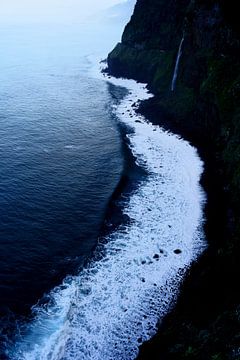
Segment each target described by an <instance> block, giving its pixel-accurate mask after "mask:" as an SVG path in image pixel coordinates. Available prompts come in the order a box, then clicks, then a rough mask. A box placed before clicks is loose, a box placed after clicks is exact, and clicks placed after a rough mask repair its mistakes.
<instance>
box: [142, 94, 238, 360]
mask: <svg viewBox="0 0 240 360" xmlns="http://www.w3.org/2000/svg"><path fill="white" fill-rule="evenodd" d="M154 99H156V95H154V98H153V99H152V100H153V102H154ZM159 110H160V109H157V107H155V105H154V108H151V104H149V103H147V102H145V101H143V102H141V105H140V108H139V113H140V114H143V115H144V116H146V118H147V119H148V120H149V121H150V122H152V123H153V124H158V125H159V126H162V127H163V128H164V129H166V131H172V132H174V133H176V134H178V135H179V136H181V137H183V138H184V139H186V140H187V141H189V142H190V144H193V146H195V147H196V148H197V150H198V152H199V155H200V157H201V159H202V160H203V161H204V171H203V173H202V175H201V179H200V183H201V185H202V187H203V189H204V191H205V192H206V195H207V202H206V204H205V206H204V209H203V211H204V217H205V223H204V233H205V236H206V239H207V243H208V247H207V249H206V250H205V251H204V253H203V254H202V255H200V257H199V258H198V259H197V260H196V261H194V263H193V264H192V266H191V268H190V269H189V270H188V272H187V275H186V278H185V279H184V282H183V284H182V286H181V289H180V294H179V297H178V301H177V304H176V306H175V308H174V309H173V310H172V311H171V312H170V313H169V314H167V316H166V317H165V318H164V320H163V322H162V323H161V324H159V328H158V332H157V334H156V335H155V336H154V337H153V338H152V339H151V340H150V341H148V342H145V343H144V344H143V345H142V346H141V348H140V353H139V356H138V358H137V359H139V360H144V359H149V356H150V358H151V359H157V356H163V360H165V359H170V358H169V357H168V352H167V346H171V345H172V344H170V343H169V341H168V342H167V340H169V339H168V335H166V334H167V332H168V331H169V327H170V329H171V330H170V331H172V332H173V333H174V330H173V326H174V323H175V319H176V317H178V318H180V319H181V317H182V314H184V313H185V314H187V318H189V319H190V318H191V316H192V317H193V318H194V319H195V321H196V323H197V324H200V326H201V324H202V323H204V320H202V319H205V318H207V317H208V318H209V319H213V318H214V315H215V314H217V313H218V310H219V309H218V307H217V306H216V302H215V300H212V301H211V303H210V304H208V301H209V298H208V295H206V293H207V294H208V291H209V293H213V292H214V289H213V288H212V284H211V283H210V284H204V283H205V281H206V274H208V272H209V268H210V266H211V265H212V266H213V267H214V264H215V262H216V261H217V259H216V257H217V255H216V252H215V246H216V244H217V243H218V246H219V244H220V246H221V244H222V243H223V242H224V237H225V236H226V233H227V218H228V216H229V215H228V209H229V206H228V198H227V193H226V191H224V179H220V178H219V164H218V163H217V161H216V159H215V156H214V149H213V148H212V147H211V144H209V143H207V144H206V139H205V138H204V137H203V138H202V139H201V134H200V136H199V135H198V134H197V131H196V129H194V130H192V129H191V128H190V129H189V128H188V127H187V125H186V126H184V125H183V124H181V123H180V122H178V121H176V120H175V119H173V118H171V117H168V116H167V115H166V114H165V113H162V117H161V115H158V114H157V111H159ZM228 230H229V229H228ZM212 263H213V264H212ZM205 269H206V271H205ZM215 271H216V270H215ZM210 272H211V270H210ZM216 279H217V276H216ZM216 279H215V281H216ZM221 281H222V279H218V281H217V283H221ZM232 281H234V280H231V282H232ZM196 283H199V285H196ZM216 287H217V286H216ZM206 288H207V290H206ZM206 297H207V298H206ZM214 299H215V297H214ZM201 302H202V303H203V304H204V305H203V310H201V308H199V307H198V306H199V304H201ZM193 304H194V306H193ZM192 306H193V307H192ZM191 307H192V308H191ZM206 311H208V312H207V313H206ZM189 314H191V315H189ZM181 320H182V321H183V319H181ZM181 320H179V321H181ZM178 325H179V323H178ZM169 336H170V337H171V335H169ZM162 337H163V338H164V340H165V341H166V344H164V343H163V342H164V340H163V341H161V338H162ZM175 337H177V336H175ZM157 354H158V355H157ZM170 356H171V355H170ZM174 359H175V358H174Z"/></svg>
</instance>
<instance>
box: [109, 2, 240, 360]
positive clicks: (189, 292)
mask: <svg viewBox="0 0 240 360" xmlns="http://www.w3.org/2000/svg"><path fill="white" fill-rule="evenodd" d="M237 13H238V12H237V5H236V3H234V2H233V1H231V0H230V1H224V0H191V1H189V0H151V1H149V0H138V1H137V3H136V6H135V10H134V14H133V16H132V18H131V20H130V22H129V23H128V24H127V26H126V28H125V30H124V33H123V36H122V41H121V43H119V44H117V46H116V47H115V49H113V51H112V52H111V53H110V54H109V56H108V68H109V72H110V73H112V74H114V75H115V76H121V77H127V78H133V79H136V80H138V81H143V82H147V83H148V86H149V88H150V90H151V91H152V92H153V93H154V95H155V97H154V98H152V99H149V100H147V101H145V102H143V103H142V104H141V107H140V111H141V112H142V113H143V114H144V115H146V116H147V117H148V118H149V119H150V120H151V121H153V122H154V123H157V124H159V125H161V126H164V127H165V128H167V129H170V130H172V131H174V132H176V133H179V134H180V135H182V136H183V137H184V138H186V139H188V140H189V141H190V142H191V143H192V144H194V145H195V146H196V147H197V148H198V150H199V153H200V155H201V157H202V158H203V160H204V161H205V173H204V176H203V178H202V183H203V185H204V187H205V189H206V191H207V194H208V205H207V207H206V226H205V231H206V236H207V239H208V242H209V247H208V250H207V251H206V252H205V253H204V254H203V256H202V257H201V258H200V259H199V261H198V262H197V263H196V264H194V265H193V267H192V269H191V271H190V272H189V275H188V277H187V279H186V281H185V283H184V284H183V287H182V291H181V296H180V298H179V302H178V305H177V307H176V309H175V310H174V311H173V312H172V313H171V314H169V316H168V317H167V318H166V319H165V320H164V322H163V323H161V324H160V325H159V332H158V334H157V335H156V336H155V338H154V339H153V340H152V341H150V342H149V343H147V344H144V346H143V347H142V349H141V351H140V355H139V358H140V359H161V360H165V359H177V360H181V359H201V360H208V359H209V360H223V359H235V360H236V359H238V360H239V359H240V332H239V329H240V306H239V304H240V296H239V289H238V284H239V278H240V265H239V264H240V245H239V244H240V241H239V239H240V102H239V92H240V60H239V54H240V38H239V27H238V19H237ZM177 60H178V62H177ZM174 72H175V81H174V82H173V77H174Z"/></svg>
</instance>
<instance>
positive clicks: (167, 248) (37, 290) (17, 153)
mask: <svg viewBox="0 0 240 360" xmlns="http://www.w3.org/2000/svg"><path fill="white" fill-rule="evenodd" d="M124 16H125V17H123V16H122V17H121V19H119V20H118V18H116V19H117V20H116V19H115V18H114V21H112V20H111V21H110V20H109V19H108V20H107V19H104V16H103V17H100V18H97V19H95V20H94V19H93V18H91V20H90V21H89V22H88V23H82V24H77V25H47V24H45V25H43V24H42V25H39V24H38V25H25V26H22V25H21V26H20V25H16V26H7V25H5V26H1V27H0V31H1V38H0V49H1V50H0V51H1V57H0V78H1V81H0V121H1V125H0V151H1V156H0V212H1V214H0V269H1V273H0V279H1V281H0V291H1V296H0V309H1V313H0V315H1V330H2V331H1V354H2V355H1V356H2V358H3V359H4V358H6V359H15V360H20V359H33V360H38V359H39V360H40V359H42V360H45V359H46V360H49V359H51V360H53V359H54V360H57V359H59V360H60V359H61V360H63V359H64V360H65V359H83V360H85V359H99V360H100V359H106V360H107V359H121V360H123V359H126V360H130V359H134V358H135V357H136V356H137V353H138V348H139V345H141V343H142V342H143V341H146V340H148V339H149V338H151V336H153V335H154V333H155V332H156V329H157V323H158V320H159V318H161V317H163V316H164V315H165V314H166V313H167V312H168V311H169V310H170V309H171V307H172V306H173V304H174V303H175V301H176V297H177V294H178V291H179V286H180V284H181V281H182V279H183V278H184V274H185V273H186V270H187V268H188V267H189V266H190V264H191V262H192V261H193V260H194V259H196V258H197V256H198V255H199V254H200V253H201V252H202V250H203V249H204V247H205V240H204V236H203V232H202V224H203V215H202V208H203V204H204V201H205V197H204V194H203V191H202V189H201V187H200V185H199V179H200V176H201V173H202V171H203V164H202V162H201V160H200V159H199V157H198V154H197V152H196V150H195V149H194V148H193V147H192V146H190V144H188V143H187V142H186V141H184V140H182V139H180V138H179V137H178V136H175V135H173V134H170V133H168V132H165V131H164V130H163V129H161V128H159V127H157V126H153V125H151V124H150V123H148V121H147V120H146V119H144V118H142V117H141V116H140V115H138V114H137V113H136V112H135V107H137V104H138V102H139V100H141V99H147V98H149V97H151V96H152V95H151V94H149V93H148V91H147V89H146V86H145V85H142V84H137V83H135V82H134V81H131V80H121V79H114V78H111V77H104V76H103V75H101V74H100V71H99V70H98V67H99V59H103V58H104V56H106V55H107V53H108V52H109V51H110V50H111V49H112V48H113V47H114V45H115V44H116V42H117V41H119V39H120V36H121V32H122V27H123V23H124V22H125V23H126V21H127V19H128V17H129V16H130V12H129V14H128V16H127V15H126V14H125V15H124Z"/></svg>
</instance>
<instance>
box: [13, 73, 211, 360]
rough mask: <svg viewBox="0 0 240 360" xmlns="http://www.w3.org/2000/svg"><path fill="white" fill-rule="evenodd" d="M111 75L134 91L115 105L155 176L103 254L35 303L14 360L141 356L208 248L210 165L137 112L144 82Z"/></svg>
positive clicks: (138, 193) (140, 159)
mask: <svg viewBox="0 0 240 360" xmlns="http://www.w3.org/2000/svg"><path fill="white" fill-rule="evenodd" d="M110 81H112V82H113V83H114V84H115V85H118V86H124V87H127V88H128V89H129V94H128V96H127V97H126V98H125V99H124V100H123V101H122V103H121V104H120V106H118V107H116V108H114V111H115V113H116V115H117V117H118V118H119V120H120V121H121V122H123V123H124V124H127V125H128V126H129V127H131V128H132V129H133V130H134V131H133V132H131V134H129V135H128V137H129V142H130V148H131V150H132V152H133V154H134V156H135V157H136V162H137V163H138V164H139V165H140V166H142V167H144V168H145V169H146V171H147V172H148V177H147V179H146V181H144V182H142V183H141V185H139V187H138V189H137V190H136V191H135V192H134V193H133V194H132V196H131V197H130V199H129V201H128V203H127V205H126V207H125V209H124V212H125V213H126V214H127V215H128V216H129V217H130V219H131V223H130V225H128V226H126V227H125V228H124V229H123V228H121V229H119V230H116V231H115V232H114V233H112V234H111V235H109V236H108V238H107V239H106V243H105V245H104V256H102V258H101V259H100V260H98V261H93V262H92V263H91V264H90V265H89V267H88V268H87V269H85V270H84V271H82V272H81V273H80V274H79V276H76V277H74V278H70V279H67V280H66V281H65V283H64V284H63V285H62V286H61V287H58V288H56V289H55V290H54V291H53V292H52V293H51V294H50V296H51V299H52V301H51V303H50V304H49V305H48V306H46V307H45V308H43V307H40V306H37V307H36V308H35V312H36V318H35V320H34V322H33V323H32V324H31V325H30V326H29V328H28V331H27V334H26V336H25V337H24V338H23V339H22V340H21V341H20V342H19V343H18V344H17V345H16V347H15V349H14V350H13V353H14V355H12V356H11V358H12V359H17V360H20V359H24V360H30V359H32V360H60V359H61V360H63V359H64V360H70V359H74V360H80V359H81V360H100V359H101V360H102V359H104V360H110V359H114V360H120V359H121V360H131V359H134V358H135V357H136V356H137V354H138V348H139V345H140V344H141V343H143V342H144V341H146V340H148V339H149V338H151V337H152V336H153V335H154V333H155V332H156V329H157V324H158V321H159V319H162V318H163V316H164V315H165V314H166V313H167V312H168V311H169V309H170V308H171V306H172V305H173V304H174V302H175V300H176V297H177V294H178V290H179V286H180V284H181V281H182V279H183V277H184V274H185V272H186V269H187V268H188V267H189V266H190V265H191V263H192V261H193V260H194V259H196V258H197V256H198V255H199V254H200V253H201V252H202V251H203V249H204V247H205V240H204V237H203V233H202V223H203V220H202V219H203V214H202V205H203V202H204V194H203V192H202V190H201V188H200V185H199V179H200V175H201V173H202V170H203V166H202V162H201V161H200V159H199V157H198V155H197V152H196V150H195V149H194V148H193V147H192V146H190V144H189V143H188V142H186V141H184V140H182V139H180V138H179V137H177V136H175V135H173V134H171V133H168V132H166V131H164V130H163V129H161V128H160V127H158V126H154V125H152V124H150V123H148V122H147V121H146V119H144V118H143V117H141V116H139V115H137V114H136V112H135V110H134V108H135V107H134V106H133V104H134V103H135V104H137V103H138V101H139V99H141V100H142V99H147V98H149V97H150V96H151V95H150V94H149V93H148V92H147V90H146V87H145V85H142V84H137V83H136V82H134V81H131V80H120V79H118V80H117V79H113V78H112V79H110ZM176 250H177V251H176Z"/></svg>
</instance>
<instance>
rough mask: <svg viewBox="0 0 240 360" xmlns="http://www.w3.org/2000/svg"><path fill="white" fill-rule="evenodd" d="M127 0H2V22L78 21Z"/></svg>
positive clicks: (0, 9) (0, 16)
mask: <svg viewBox="0 0 240 360" xmlns="http://www.w3.org/2000/svg"><path fill="white" fill-rule="evenodd" d="M125 2H126V0H125V1H124V0H101V1H99V0H87V1H86V0H35V1H33V0H21V1H19V0H2V1H1V6H0V21H1V23H10V24H24V23H26V24H27V23H63V24H64V23H66V24H67V23H78V22H80V21H86V20H87V19H88V18H90V17H91V16H93V15H96V14H98V13H100V12H101V11H104V10H105V9H107V8H109V7H112V6H114V5H116V4H119V3H125Z"/></svg>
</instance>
